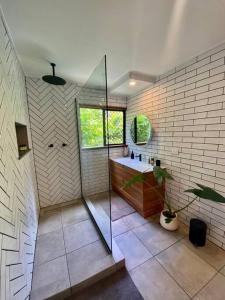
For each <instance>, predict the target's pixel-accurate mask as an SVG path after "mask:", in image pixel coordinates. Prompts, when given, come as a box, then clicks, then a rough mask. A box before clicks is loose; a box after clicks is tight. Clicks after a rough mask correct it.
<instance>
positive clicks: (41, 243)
mask: <svg viewBox="0 0 225 300" xmlns="http://www.w3.org/2000/svg"><path fill="white" fill-rule="evenodd" d="M64 254H65V246H64V240H63V232H62V229H60V230H57V231H52V232H49V233H46V234H42V235H40V236H39V237H38V238H37V244H36V253H35V264H37V265H40V264H42V263H44V262H47V261H49V260H52V259H55V258H57V257H59V256H62V255H64Z"/></svg>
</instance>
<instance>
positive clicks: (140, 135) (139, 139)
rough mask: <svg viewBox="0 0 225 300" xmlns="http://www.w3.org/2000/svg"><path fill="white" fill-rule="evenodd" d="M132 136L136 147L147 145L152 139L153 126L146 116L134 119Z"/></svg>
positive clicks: (138, 116)
mask: <svg viewBox="0 0 225 300" xmlns="http://www.w3.org/2000/svg"><path fill="white" fill-rule="evenodd" d="M130 134H131V138H132V140H133V142H134V143H135V144H136V145H145V144H147V143H148V141H149V140H150V139H151V138H152V124H151V123H150V121H149V119H148V118H147V117H146V116H145V115H137V116H136V117H134V119H133V121H132V124H131V129H130Z"/></svg>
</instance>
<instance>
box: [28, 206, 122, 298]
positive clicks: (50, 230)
mask: <svg viewBox="0 0 225 300" xmlns="http://www.w3.org/2000/svg"><path fill="white" fill-rule="evenodd" d="M114 250H115V245H114ZM116 255H117V256H116ZM119 261H121V257H120V252H116V251H114V252H113V256H112V255H109V253H108V252H107V251H106V249H105V247H104V246H103V243H102V241H101V240H100V238H99V235H98V233H97V231H96V229H95V227H94V225H93V224H92V222H91V220H90V218H89V215H88V213H87V211H86V209H85V207H84V205H83V204H82V202H77V203H76V204H74V205H71V206H67V207H63V208H59V209H56V210H54V211H50V212H46V213H45V214H44V216H42V217H40V220H39V229H38V238H37V244H36V253H35V262H34V273H33V284H32V292H31V300H41V299H46V298H48V297H53V295H57V296H56V299H64V298H65V297H67V296H69V295H71V293H72V292H75V291H76V290H77V289H78V288H79V287H80V286H82V285H83V284H86V283H87V280H89V281H91V282H92V281H93V282H94V280H93V276H95V275H98V278H101V277H103V273H104V276H105V274H111V273H112V272H113V271H115V270H116V268H117V267H118V265H117V263H118V262H119ZM51 299H52V298H51Z"/></svg>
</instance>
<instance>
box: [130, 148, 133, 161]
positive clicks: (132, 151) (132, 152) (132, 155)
mask: <svg viewBox="0 0 225 300" xmlns="http://www.w3.org/2000/svg"><path fill="white" fill-rule="evenodd" d="M130 158H131V159H134V152H133V150H132V152H131V156H130Z"/></svg>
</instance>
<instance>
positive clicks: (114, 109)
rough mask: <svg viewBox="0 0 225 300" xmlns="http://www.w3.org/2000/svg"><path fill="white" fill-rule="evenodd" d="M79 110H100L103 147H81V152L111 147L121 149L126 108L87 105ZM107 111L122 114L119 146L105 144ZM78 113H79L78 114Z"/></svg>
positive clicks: (124, 134) (83, 105)
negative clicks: (121, 134)
mask: <svg viewBox="0 0 225 300" xmlns="http://www.w3.org/2000/svg"><path fill="white" fill-rule="evenodd" d="M80 108H90V109H100V110H102V125H103V145H102V146H96V147H82V150H89V149H101V148H106V147H109V148H113V147H123V146H124V145H126V110H127V109H126V107H114V106H108V107H106V106H99V105H89V104H81V105H79V109H80ZM107 111H120V112H122V113H123V142H122V143H119V144H107V143H106V140H107V139H106V112H107ZM79 113H80V112H79Z"/></svg>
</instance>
